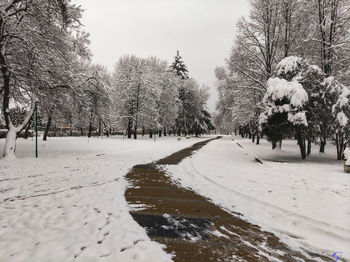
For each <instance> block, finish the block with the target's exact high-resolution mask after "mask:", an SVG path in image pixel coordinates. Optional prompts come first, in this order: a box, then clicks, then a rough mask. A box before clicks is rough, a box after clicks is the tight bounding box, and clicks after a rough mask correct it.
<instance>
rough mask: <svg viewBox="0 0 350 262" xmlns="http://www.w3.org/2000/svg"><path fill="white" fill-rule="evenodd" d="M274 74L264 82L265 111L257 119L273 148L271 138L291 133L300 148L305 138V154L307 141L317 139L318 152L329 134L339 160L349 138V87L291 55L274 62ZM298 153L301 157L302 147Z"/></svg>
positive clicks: (303, 155)
mask: <svg viewBox="0 0 350 262" xmlns="http://www.w3.org/2000/svg"><path fill="white" fill-rule="evenodd" d="M276 75H277V77H274V78H270V79H269V80H268V81H267V88H266V93H265V96H264V98H263V105H264V107H265V110H264V111H263V113H262V114H261V115H260V119H259V124H260V126H261V128H263V129H264V131H265V133H266V134H267V136H268V138H269V140H271V141H272V142H273V148H274V147H275V146H274V143H275V141H278V140H281V139H283V138H284V137H285V136H290V135H291V134H293V135H296V136H297V137H299V138H298V140H300V141H298V143H299V145H300V146H301V147H303V146H304V145H303V144H305V139H307V141H308V145H309V148H308V153H309V152H311V142H312V141H316V139H317V138H320V141H321V146H320V152H324V147H325V145H326V140H327V138H329V137H330V135H333V138H334V142H335V143H336V145H337V148H338V152H337V158H338V159H341V154H342V152H343V150H344V149H345V145H346V143H347V142H348V141H349V137H350V127H349V126H350V120H349V119H350V89H349V88H347V87H345V86H344V85H342V84H340V83H339V82H338V81H336V80H335V79H334V77H326V76H325V74H324V73H323V71H322V70H321V69H320V68H319V67H318V66H316V65H308V64H307V63H306V62H304V61H302V59H301V58H298V57H294V56H292V57H287V58H285V59H283V60H282V61H281V62H280V63H279V64H278V66H277V71H276ZM304 147H305V146H304ZM301 154H302V157H303V158H305V154H304V148H301Z"/></svg>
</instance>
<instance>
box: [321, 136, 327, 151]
mask: <svg viewBox="0 0 350 262" xmlns="http://www.w3.org/2000/svg"><path fill="white" fill-rule="evenodd" d="M325 148H326V139H324V138H321V143H320V153H324V152H325Z"/></svg>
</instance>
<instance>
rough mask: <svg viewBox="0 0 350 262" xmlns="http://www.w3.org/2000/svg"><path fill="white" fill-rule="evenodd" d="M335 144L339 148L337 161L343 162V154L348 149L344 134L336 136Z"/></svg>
mask: <svg viewBox="0 0 350 262" xmlns="http://www.w3.org/2000/svg"><path fill="white" fill-rule="evenodd" d="M335 143H336V146H337V160H342V159H343V152H344V150H345V148H346V143H345V139H344V135H343V134H339V133H338V134H336V136H335Z"/></svg>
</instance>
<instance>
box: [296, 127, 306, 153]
mask: <svg viewBox="0 0 350 262" xmlns="http://www.w3.org/2000/svg"><path fill="white" fill-rule="evenodd" d="M297 137H298V144H299V148H300V154H301V158H302V159H305V158H306V145H305V138H304V137H303V136H302V134H301V133H300V132H299V133H298V135H297Z"/></svg>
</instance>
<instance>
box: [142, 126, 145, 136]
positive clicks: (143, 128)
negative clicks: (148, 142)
mask: <svg viewBox="0 0 350 262" xmlns="http://www.w3.org/2000/svg"><path fill="white" fill-rule="evenodd" d="M144 135H145V127H144V126H142V136H144Z"/></svg>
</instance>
